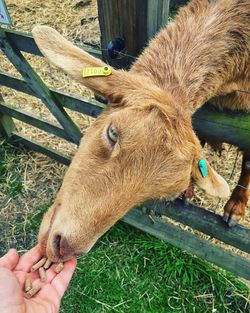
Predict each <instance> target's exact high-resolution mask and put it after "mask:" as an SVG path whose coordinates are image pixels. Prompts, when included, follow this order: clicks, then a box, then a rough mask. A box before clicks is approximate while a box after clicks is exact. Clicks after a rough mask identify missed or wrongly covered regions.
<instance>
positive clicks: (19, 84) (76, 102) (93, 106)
mask: <svg viewBox="0 0 250 313" xmlns="http://www.w3.org/2000/svg"><path fill="white" fill-rule="evenodd" d="M0 85H3V86H6V87H8V88H13V89H15V90H17V91H21V92H24V93H26V94H28V95H31V96H34V97H36V96H37V95H36V93H35V92H34V91H33V90H32V89H31V88H30V87H29V85H28V83H27V82H26V81H25V80H23V79H20V78H17V77H15V76H13V75H11V74H8V73H5V72H1V71H0ZM49 90H50V92H51V93H52V94H53V95H54V96H56V97H57V98H58V99H59V101H60V103H61V104H62V105H63V107H65V108H68V109H70V110H73V111H77V112H80V113H83V114H87V115H89V116H93V117H97V116H98V115H99V114H100V113H101V111H102V110H103V109H104V108H105V107H106V106H105V105H104V104H103V103H100V102H97V101H95V100H92V102H89V101H88V100H87V99H85V98H83V97H78V96H71V95H69V94H67V93H65V92H62V91H58V90H56V89H53V88H50V89H49ZM38 97H39V95H38Z"/></svg>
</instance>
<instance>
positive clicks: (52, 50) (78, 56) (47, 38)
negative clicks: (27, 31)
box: [32, 26, 123, 98]
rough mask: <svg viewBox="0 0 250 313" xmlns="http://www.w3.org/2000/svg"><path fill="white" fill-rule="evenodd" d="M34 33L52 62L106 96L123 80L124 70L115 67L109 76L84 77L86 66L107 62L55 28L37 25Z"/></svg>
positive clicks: (99, 65)
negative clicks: (78, 45) (80, 46)
mask: <svg viewBox="0 0 250 313" xmlns="http://www.w3.org/2000/svg"><path fill="white" fill-rule="evenodd" d="M32 34H33V36H34V39H35V41H36V43H37V45H38V47H39V49H40V50H41V52H42V53H43V55H44V56H45V57H47V58H48V59H49V61H50V62H51V63H52V64H54V65H55V66H57V67H59V68H61V69H62V70H63V71H64V72H66V73H68V74H69V75H70V76H71V77H73V78H74V79H75V80H77V81H79V82H81V83H82V84H84V85H85V86H86V87H89V88H91V89H92V90H94V91H95V92H97V93H99V94H101V95H103V96H104V97H106V98H108V96H109V94H110V92H112V89H113V87H114V86H115V85H116V84H117V81H120V80H121V77H120V76H122V75H123V72H122V71H116V70H114V69H112V74H111V75H109V76H101V77H99V76H98V77H83V76H82V72H83V69H84V68H85V67H103V66H105V65H106V64H105V63H103V62H102V61H101V60H99V59H96V58H94V57H92V56H91V55H89V54H88V53H86V52H84V51H83V50H82V49H80V48H78V47H76V46H74V45H73V44H72V43H70V42H69V41H68V40H66V39H65V38H64V37H62V36H61V35H60V34H59V33H58V32H57V31H56V30H54V29H53V28H51V27H48V26H36V27H34V29H33V31H32Z"/></svg>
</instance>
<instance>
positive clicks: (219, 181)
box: [192, 156, 230, 198]
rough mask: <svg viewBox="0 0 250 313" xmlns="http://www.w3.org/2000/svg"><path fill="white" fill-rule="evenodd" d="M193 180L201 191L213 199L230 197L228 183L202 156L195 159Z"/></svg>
mask: <svg viewBox="0 0 250 313" xmlns="http://www.w3.org/2000/svg"><path fill="white" fill-rule="evenodd" d="M201 162H202V163H203V170H202V168H201V165H202V163H201ZM202 172H203V174H202ZM192 178H193V179H194V181H195V182H196V184H197V185H198V186H199V187H200V188H201V189H203V190H205V192H206V193H207V194H209V195H211V196H213V197H220V198H226V197H229V195H230V189H229V186H228V183H227V182H226V181H225V179H224V178H223V177H221V176H220V175H219V174H218V173H216V171H215V170H214V169H213V168H212V167H211V166H210V164H209V163H208V162H207V161H206V160H204V159H203V158H202V157H201V156H200V157H195V158H194V162H193V167H192Z"/></svg>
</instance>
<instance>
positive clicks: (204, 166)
mask: <svg viewBox="0 0 250 313" xmlns="http://www.w3.org/2000/svg"><path fill="white" fill-rule="evenodd" d="M198 167H199V170H200V172H201V175H202V177H206V176H207V175H208V169H207V164H206V161H205V160H200V161H199V162H198Z"/></svg>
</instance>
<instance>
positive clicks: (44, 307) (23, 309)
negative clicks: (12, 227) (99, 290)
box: [0, 246, 76, 313]
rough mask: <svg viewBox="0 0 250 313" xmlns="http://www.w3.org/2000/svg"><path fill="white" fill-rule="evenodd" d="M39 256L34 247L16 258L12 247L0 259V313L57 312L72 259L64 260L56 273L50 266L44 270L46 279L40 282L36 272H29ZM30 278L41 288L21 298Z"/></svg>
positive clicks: (73, 260) (70, 275) (37, 248)
mask: <svg viewBox="0 0 250 313" xmlns="http://www.w3.org/2000/svg"><path fill="white" fill-rule="evenodd" d="M41 257H42V255H41V253H40V250H39V247H38V246H36V247H34V248H33V249H31V250H30V251H28V252H27V253H25V254H24V255H23V256H21V257H19V255H18V253H17V251H16V250H15V249H11V250H10V251H9V252H8V253H7V254H5V255H4V256H3V257H2V258H0V299H1V302H0V312H1V313H56V312H58V311H59V306H60V302H61V298H62V296H63V294H64V292H65V290H66V289H67V287H68V284H69V282H70V279H71V277H72V275H73V272H74V270H75V267H76V259H75V258H73V259H71V260H69V261H67V262H65V263H64V268H63V270H62V272H60V273H59V274H56V273H55V272H54V271H53V266H55V265H52V267H51V268H50V269H48V270H47V271H46V274H47V280H46V282H45V283H42V282H41V281H40V279H39V275H38V273H37V272H35V273H30V268H31V266H32V265H34V264H35V263H36V262H37V261H39V259H41ZM27 277H30V278H31V280H32V284H33V285H40V286H42V289H41V290H40V291H39V293H38V294H36V295H35V296H34V297H33V298H31V299H26V298H25V297H24V292H23V289H24V284H25V280H26V278H27Z"/></svg>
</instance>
